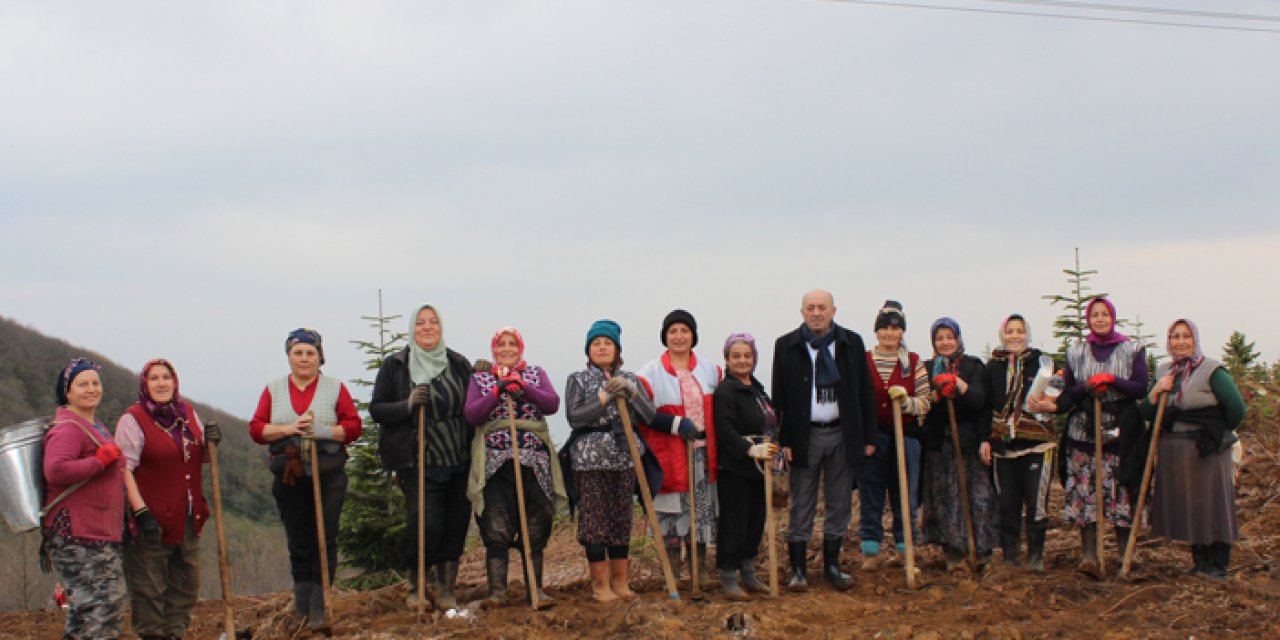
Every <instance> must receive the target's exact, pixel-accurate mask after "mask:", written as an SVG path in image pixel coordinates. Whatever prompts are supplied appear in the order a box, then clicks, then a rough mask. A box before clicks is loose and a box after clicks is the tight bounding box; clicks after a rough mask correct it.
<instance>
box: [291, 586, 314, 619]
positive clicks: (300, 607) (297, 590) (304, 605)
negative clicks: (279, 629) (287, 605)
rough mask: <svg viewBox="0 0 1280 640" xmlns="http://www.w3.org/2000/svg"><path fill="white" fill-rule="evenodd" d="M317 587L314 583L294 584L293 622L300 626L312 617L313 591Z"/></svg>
mask: <svg viewBox="0 0 1280 640" xmlns="http://www.w3.org/2000/svg"><path fill="white" fill-rule="evenodd" d="M315 586H316V585H315V583H314V582H295V583H293V621H294V622H296V623H297V624H298V625H299V626H301V625H303V624H305V623H306V621H307V617H308V616H310V615H311V591H312V590H313V589H315Z"/></svg>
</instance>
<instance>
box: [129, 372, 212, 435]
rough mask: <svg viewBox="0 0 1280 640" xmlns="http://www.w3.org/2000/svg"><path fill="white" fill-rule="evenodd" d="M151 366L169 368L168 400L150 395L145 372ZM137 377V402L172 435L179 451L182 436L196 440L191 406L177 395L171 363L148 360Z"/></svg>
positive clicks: (176, 384) (158, 424) (175, 377)
mask: <svg viewBox="0 0 1280 640" xmlns="http://www.w3.org/2000/svg"><path fill="white" fill-rule="evenodd" d="M152 367H164V368H166V369H168V370H169V375H171V376H173V397H172V398H170V399H169V401H168V402H164V403H161V402H157V401H156V399H155V398H152V397H151V390H150V389H148V388H147V374H149V373H151V369H152ZM139 377H140V378H141V380H140V381H139V382H138V404H140V405H142V408H143V409H146V411H147V414H148V415H150V416H151V419H152V420H154V421H155V423H156V426H158V427H160V428H161V429H164V430H165V431H166V432H168V433H169V435H170V436H172V437H173V442H174V444H176V445H178V450H179V451H182V450H183V438H186V439H187V441H189V442H198V440H196V437H195V434H194V433H193V432H192V430H191V407H190V405H188V404H187V403H185V402H183V401H182V396H180V395H178V370H177V369H174V368H173V363H171V362H169V361H168V360H165V359H164V358H156V359H154V360H149V361H147V363H146V364H144V365H142V375H140V376H139ZM175 427H177V428H175Z"/></svg>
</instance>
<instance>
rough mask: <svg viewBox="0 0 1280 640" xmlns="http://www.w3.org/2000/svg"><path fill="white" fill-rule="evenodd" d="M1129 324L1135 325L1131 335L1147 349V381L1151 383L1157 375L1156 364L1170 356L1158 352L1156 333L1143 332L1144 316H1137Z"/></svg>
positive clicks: (1139, 344)
mask: <svg viewBox="0 0 1280 640" xmlns="http://www.w3.org/2000/svg"><path fill="white" fill-rule="evenodd" d="M1129 326H1131V327H1133V334H1132V335H1130V336H1129V337H1130V338H1132V339H1133V341H1134V342H1136V343H1138V346H1140V347H1142V348H1144V349H1146V350H1147V377H1148V378H1149V380H1147V383H1148V384H1150V383H1151V382H1152V381H1153V380H1155V377H1156V365H1158V364H1160V361H1161V360H1164V359H1165V358H1167V357H1168V356H1167V355H1165V354H1163V353H1162V354H1156V349H1158V348H1159V346H1158V345H1157V344H1156V343H1155V340H1154V338H1155V336H1154V335H1151V334H1146V333H1143V332H1142V327H1143V326H1145V325H1144V324H1143V322H1142V316H1135V317H1134V320H1133V322H1131V323H1129Z"/></svg>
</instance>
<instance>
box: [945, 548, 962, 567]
mask: <svg viewBox="0 0 1280 640" xmlns="http://www.w3.org/2000/svg"><path fill="white" fill-rule="evenodd" d="M942 554H943V556H944V557H946V560H947V573H951V572H952V571H956V570H958V569H961V568H963V567H964V552H963V551H961V550H959V549H957V548H955V547H951V546H946V547H943V548H942Z"/></svg>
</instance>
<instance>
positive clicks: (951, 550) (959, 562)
mask: <svg viewBox="0 0 1280 640" xmlns="http://www.w3.org/2000/svg"><path fill="white" fill-rule="evenodd" d="M942 553H943V556H944V557H945V558H946V560H947V571H948V572H950V571H955V570H957V569H959V568H961V567H963V566H964V560H965V558H964V551H962V550H960V549H957V548H955V547H950V546H947V547H943V548H942ZM1014 564H1017V561H1016V560H1015V561H1014Z"/></svg>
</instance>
